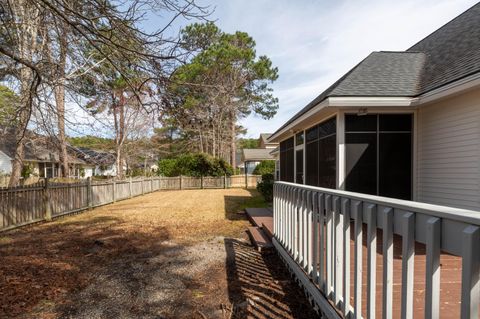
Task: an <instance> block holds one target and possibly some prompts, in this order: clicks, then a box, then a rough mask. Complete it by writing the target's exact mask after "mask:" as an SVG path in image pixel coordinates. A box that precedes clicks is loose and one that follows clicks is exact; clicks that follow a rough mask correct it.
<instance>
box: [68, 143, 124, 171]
mask: <svg viewBox="0 0 480 319" xmlns="http://www.w3.org/2000/svg"><path fill="white" fill-rule="evenodd" d="M72 152H74V153H75V156H76V157H78V158H80V159H82V160H83V161H84V162H85V163H87V164H89V167H88V169H85V176H86V177H89V176H116V175H117V167H116V159H117V158H116V156H115V154H112V153H110V152H103V151H97V150H92V149H89V148H85V147H72Z"/></svg>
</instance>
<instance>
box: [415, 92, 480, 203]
mask: <svg viewBox="0 0 480 319" xmlns="http://www.w3.org/2000/svg"><path fill="white" fill-rule="evenodd" d="M417 200H418V201H420V202H427V203H434V204H439V205H446V206H454V207H461V208H467V209H474V210H478V211H480V90H476V91H474V92H470V93H467V94H462V95H460V96H457V97H453V98H450V99H448V100H445V101H442V102H440V103H435V104H432V105H428V106H421V107H420V109H419V111H418V165H417Z"/></svg>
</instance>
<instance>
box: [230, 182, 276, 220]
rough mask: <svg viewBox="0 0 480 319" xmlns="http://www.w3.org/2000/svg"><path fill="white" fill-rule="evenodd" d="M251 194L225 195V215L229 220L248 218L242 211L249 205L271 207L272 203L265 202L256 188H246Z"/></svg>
mask: <svg viewBox="0 0 480 319" xmlns="http://www.w3.org/2000/svg"><path fill="white" fill-rule="evenodd" d="M246 191H248V192H249V195H246V196H231V195H225V196H224V200H225V217H226V218H227V219H228V220H246V216H245V214H243V213H240V212H241V211H243V210H244V209H245V208H249V207H258V208H262V207H269V206H270V204H269V203H267V202H265V200H264V199H263V196H262V195H261V194H260V193H259V192H258V191H257V190H256V189H246Z"/></svg>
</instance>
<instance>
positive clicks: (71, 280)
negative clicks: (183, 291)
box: [0, 189, 267, 318]
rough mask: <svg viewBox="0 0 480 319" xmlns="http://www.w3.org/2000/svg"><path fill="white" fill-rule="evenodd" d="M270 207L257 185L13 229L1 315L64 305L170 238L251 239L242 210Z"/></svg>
mask: <svg viewBox="0 0 480 319" xmlns="http://www.w3.org/2000/svg"><path fill="white" fill-rule="evenodd" d="M266 205H267V204H266V203H265V202H264V201H263V199H262V197H261V196H260V195H259V193H258V192H256V190H245V189H226V190H224V189H219V190H183V191H165V192H155V193H151V194H147V195H145V196H139V197H136V198H133V199H129V200H125V201H121V202H117V203H115V204H111V205H106V206H103V207H99V208H96V209H94V210H91V211H88V212H84V213H81V214H78V215H74V216H68V217H64V218H61V219H58V220H56V221H53V222H50V223H44V224H40V225H35V226H31V227H25V228H21V229H18V230H15V231H11V232H8V233H5V234H3V235H2V237H0V255H1V256H2V263H1V264H0V317H1V318H9V317H15V316H17V315H19V314H28V313H30V314H32V311H34V310H35V309H38V308H39V307H40V308H42V307H43V306H44V305H52V304H58V303H62V302H63V301H64V300H65V298H66V296H68V295H69V294H71V293H72V292H74V291H78V290H79V289H82V288H84V287H86V285H88V283H89V282H90V280H91V275H92V274H94V273H96V272H98V271H99V270H100V269H102V267H104V265H107V264H109V263H111V262H112V261H114V260H122V259H124V258H125V257H126V256H137V255H143V254H148V253H151V252H153V251H156V250H157V251H158V249H162V248H159V243H162V242H175V243H178V244H182V245H187V246H188V245H194V244H196V243H199V242H203V241H206V240H210V239H213V238H218V237H231V238H241V237H245V229H246V227H247V225H248V222H247V221H246V218H245V216H244V214H238V213H237V212H238V211H239V210H241V209H244V208H246V207H253V206H255V207H265V206H266ZM200 295H201V293H199V294H197V296H200ZM27 317H28V316H27ZM35 317H40V316H35Z"/></svg>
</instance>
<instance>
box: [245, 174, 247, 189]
mask: <svg viewBox="0 0 480 319" xmlns="http://www.w3.org/2000/svg"><path fill="white" fill-rule="evenodd" d="M245 188H248V175H247V173H245Z"/></svg>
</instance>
